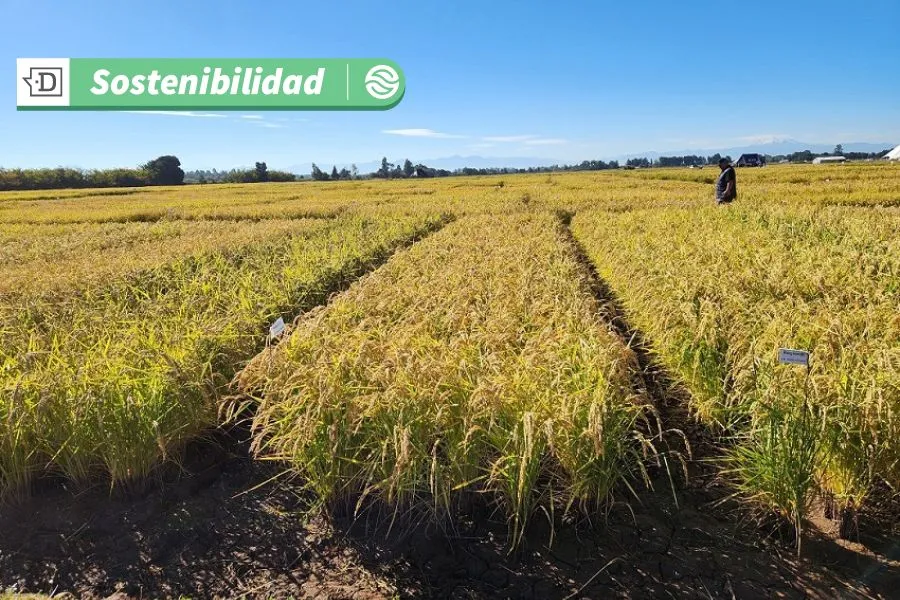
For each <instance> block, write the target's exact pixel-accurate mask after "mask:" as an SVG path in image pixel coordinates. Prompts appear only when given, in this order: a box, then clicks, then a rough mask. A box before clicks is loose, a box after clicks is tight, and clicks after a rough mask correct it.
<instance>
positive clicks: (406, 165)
mask: <svg viewBox="0 0 900 600" xmlns="http://www.w3.org/2000/svg"><path fill="white" fill-rule="evenodd" d="M415 172H416V168H415V167H414V166H413V164H412V163H411V162H410V161H409V159H408V158H407V159H406V160H405V161H403V175H404V176H405V177H412V175H413V173H415Z"/></svg>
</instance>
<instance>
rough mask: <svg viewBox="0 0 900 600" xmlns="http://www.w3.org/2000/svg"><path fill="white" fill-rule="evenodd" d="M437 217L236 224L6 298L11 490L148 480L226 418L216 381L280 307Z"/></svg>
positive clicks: (0, 483) (6, 440)
mask: <svg viewBox="0 0 900 600" xmlns="http://www.w3.org/2000/svg"><path fill="white" fill-rule="evenodd" d="M436 223H437V221H436V220H430V221H429V220H427V219H415V218H399V217H398V218H395V219H382V220H380V221H378V222H375V221H371V220H365V219H359V218H347V219H338V220H336V221H332V222H328V221H318V222H317V221H311V222H310V221H296V222H294V223H293V224H292V226H285V227H282V228H281V229H280V230H279V229H278V228H275V229H274V230H272V229H270V230H268V233H270V234H271V233H273V232H274V233H279V234H280V235H275V236H270V237H268V238H265V239H262V237H263V236H260V235H257V236H256V237H257V238H260V239H257V240H256V241H254V240H253V237H254V236H253V235H252V234H251V235H250V236H249V237H243V238H242V237H240V236H237V237H235V238H234V239H232V240H231V241H232V242H236V241H243V242H244V243H238V244H236V245H234V246H231V247H226V248H223V249H218V250H213V251H210V252H207V253H205V254H199V255H194V256H188V257H187V258H183V259H177V260H174V261H172V262H170V263H167V264H164V265H162V266H158V267H155V268H152V269H148V270H143V271H138V272H134V273H129V274H127V275H125V276H123V277H120V278H114V279H112V280H111V281H110V282H108V283H106V284H103V285H99V286H95V287H91V286H88V287H85V288H82V289H78V290H76V291H70V292H68V293H66V294H62V295H53V294H50V295H42V296H33V297H26V298H24V299H20V300H18V301H16V302H12V301H11V302H9V303H5V304H3V305H0V340H2V346H0V385H2V389H3V390H4V398H3V403H2V404H0V424H2V425H0V448H2V452H0V491H2V492H3V493H4V494H5V495H6V494H11V493H21V492H22V491H23V490H24V488H25V486H26V485H27V482H28V480H29V479H30V477H31V475H32V474H33V473H34V472H36V471H41V470H44V469H49V470H51V471H59V472H61V473H62V474H64V475H65V476H67V477H69V478H71V479H73V480H76V481H80V482H86V481H89V480H91V479H92V478H94V477H96V476H98V475H100V476H106V477H109V478H111V480H112V481H113V482H114V483H115V484H122V483H131V482H135V481H140V480H141V479H142V478H143V477H146V475H147V474H148V473H149V471H150V469H151V468H152V467H153V466H154V465H155V464H156V463H157V461H158V460H159V459H160V458H165V457H166V456H167V455H168V454H169V453H170V452H172V451H173V449H177V448H178V447H179V446H180V444H181V443H183V442H184V441H185V440H187V439H190V438H191V437H192V436H194V435H196V434H197V433H199V432H201V431H202V430H204V429H206V428H208V427H210V426H212V425H214V424H215V419H216V406H215V400H214V398H215V395H216V393H215V392H216V388H217V386H220V385H222V384H223V383H227V381H228V379H229V378H230V376H231V374H232V373H233V372H234V369H235V368H236V367H237V366H238V363H239V362H240V361H242V360H244V359H247V358H249V357H250V356H251V355H252V353H253V352H254V351H255V350H257V349H258V348H259V346H260V343H261V340H263V341H264V339H265V337H264V331H265V325H266V324H267V323H268V322H270V320H272V319H273V318H274V316H275V315H278V314H283V315H285V316H290V315H291V314H294V313H296V312H299V311H302V310H306V309H308V308H311V307H312V306H314V305H315V304H318V303H320V302H322V301H324V299H325V298H326V297H327V295H328V293H329V292H331V291H333V290H334V289H335V288H337V287H339V286H340V285H341V283H342V282H343V281H345V280H347V279H348V278H353V277H355V276H357V275H358V274H359V273H360V272H361V271H363V270H364V269H365V268H366V267H367V266H368V265H369V264H371V263H372V262H376V261H378V260H379V259H381V258H383V257H384V256H386V255H387V254H388V253H390V252H391V251H392V249H394V248H395V247H396V246H397V245H398V244H401V243H403V242H405V241H407V240H410V239H412V238H414V237H416V236H417V235H420V234H422V233H423V232H425V231H427V230H428V229H429V228H430V227H433V226H434V225H435V224H436ZM252 229H253V226H252V225H251V226H248V231H251V232H252ZM141 250H142V248H141V247H140V246H138V247H137V248H136V249H135V251H136V252H138V253H140V252H141ZM86 258H87V257H86ZM137 260H139V261H140V260H141V259H140V258H138V259H137Z"/></svg>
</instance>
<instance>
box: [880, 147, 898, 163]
mask: <svg viewBox="0 0 900 600" xmlns="http://www.w3.org/2000/svg"><path fill="white" fill-rule="evenodd" d="M882 158H884V159H885V160H900V146H897V147H896V148H894V149H893V150H891V151H890V152H888V153H887V154H885V155H884V156H883V157H882Z"/></svg>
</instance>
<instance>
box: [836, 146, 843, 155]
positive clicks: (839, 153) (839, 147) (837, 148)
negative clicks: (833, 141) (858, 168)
mask: <svg viewBox="0 0 900 600" xmlns="http://www.w3.org/2000/svg"><path fill="white" fill-rule="evenodd" d="M834 155H835V156H843V155H844V147H843V146H842V145H841V144H838V145H837V146H835V147H834Z"/></svg>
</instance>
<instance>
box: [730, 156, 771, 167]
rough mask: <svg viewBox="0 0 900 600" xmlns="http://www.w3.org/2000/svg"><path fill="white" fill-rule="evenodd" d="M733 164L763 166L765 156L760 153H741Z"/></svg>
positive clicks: (764, 164)
mask: <svg viewBox="0 0 900 600" xmlns="http://www.w3.org/2000/svg"><path fill="white" fill-rule="evenodd" d="M734 164H735V165H736V166H738V167H764V166H766V157H765V156H763V155H762V154H741V156H740V158H738V159H737V162H736V163H734Z"/></svg>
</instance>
